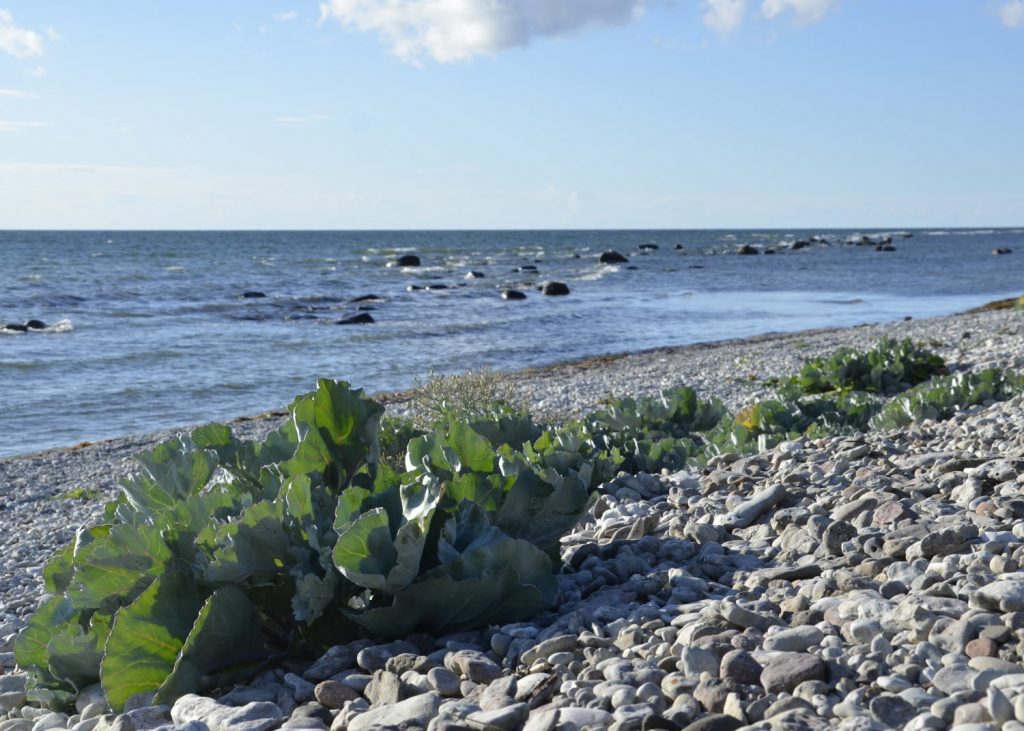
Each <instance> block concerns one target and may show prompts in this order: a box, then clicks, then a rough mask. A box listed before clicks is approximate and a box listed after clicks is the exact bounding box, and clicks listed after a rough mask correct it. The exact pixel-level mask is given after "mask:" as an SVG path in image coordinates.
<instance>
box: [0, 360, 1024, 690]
mask: <svg viewBox="0 0 1024 731" xmlns="http://www.w3.org/2000/svg"><path fill="white" fill-rule="evenodd" d="M476 378H477V380H476V381H472V382H461V381H459V379H458V377H450V378H449V379H448V380H444V381H440V382H438V381H436V379H435V380H434V381H431V382H428V383H427V384H424V385H422V386H421V391H422V390H427V391H429V390H430V389H431V388H435V389H436V391H435V392H434V393H424V394H422V395H421V396H420V398H421V401H422V402H423V403H425V404H428V405H430V404H432V405H433V406H432V408H433V410H432V411H429V412H427V413H428V414H429V416H428V417H427V418H426V419H425V420H421V421H420V422H419V423H413V422H411V421H407V420H404V419H399V418H393V417H384V410H383V407H381V406H380V405H379V404H377V403H376V402H374V401H373V400H371V399H369V398H367V397H366V396H365V395H364V394H363V393H362V392H361V391H359V390H354V389H352V388H350V387H349V385H348V384H346V383H344V382H336V381H326V380H324V381H320V382H319V383H318V386H317V389H316V391H314V392H312V393H309V394H305V395H303V396H300V397H298V398H297V399H296V400H295V401H294V402H293V403H292V405H291V406H290V407H289V418H288V420H287V421H286V423H285V424H284V425H283V426H281V427H280V428H279V429H277V430H276V431H274V432H272V433H270V434H269V435H268V436H267V437H266V438H265V439H264V440H262V441H258V442H253V441H243V440H240V439H238V438H237V437H236V436H235V435H233V434H232V432H231V430H230V429H229V428H228V427H225V426H221V425H216V424H214V425H209V426H205V427H202V428H199V429H196V430H194V431H193V432H191V434H188V435H181V436H178V437H176V438H175V439H172V440H170V441H167V442H164V443H162V444H160V445H158V446H157V447H156V448H154V449H153V450H151V451H148V452H145V453H143V454H141V455H140V456H139V458H138V461H139V466H140V468H139V471H138V472H137V473H136V474H135V475H134V476H133V477H132V478H131V479H129V480H127V481H126V482H125V483H124V484H123V493H122V495H121V496H120V497H119V498H118V499H116V500H115V501H113V502H111V503H110V504H109V505H108V506H107V507H106V510H105V517H104V522H103V523H102V524H101V525H98V526H94V527H91V528H87V529H83V530H81V531H79V533H78V535H77V537H76V539H75V541H74V542H73V543H72V544H71V545H69V546H67V547H65V548H64V549H62V550H61V551H58V552H57V553H56V554H55V555H54V556H53V558H51V560H50V561H49V563H48V564H47V566H46V568H45V570H44V580H45V586H46V591H47V593H48V594H49V597H50V598H48V599H47V600H46V601H45V602H44V603H43V604H42V605H41V606H40V608H39V609H38V611H37V612H36V614H35V615H34V616H33V618H32V619H31V621H30V623H29V625H28V627H27V628H26V630H25V631H24V632H23V633H22V635H21V637H20V638H19V640H18V643H17V646H16V659H17V662H18V664H19V665H20V666H21V667H22V668H24V669H26V670H28V671H30V673H31V675H32V678H33V684H34V687H33V688H32V690H31V697H32V698H33V699H34V700H36V701H38V702H42V703H45V704H49V705H52V706H65V705H68V704H69V703H70V702H71V701H72V700H73V699H74V697H75V695H76V693H77V692H78V691H80V690H81V689H82V688H84V687H86V686H88V685H90V684H92V683H95V682H97V681H98V682H100V683H101V684H102V687H103V689H104V692H105V694H106V696H107V700H108V702H109V703H110V705H111V706H112V707H113V708H114V709H117V710H120V709H122V708H123V707H124V705H125V703H126V701H128V699H129V698H131V697H132V696H134V695H136V694H138V693H143V692H155V693H156V699H157V702H169V701H172V700H173V699H175V698H177V697H179V696H181V695H183V694H185V693H189V692H196V691H202V690H208V689H209V688H211V687H218V686H222V685H225V684H228V683H231V682H235V681H238V680H240V679H243V678H246V677H250V676H252V675H253V674H255V673H257V672H258V671H259V670H261V669H262V668H264V667H266V666H267V665H269V664H273V663H277V662H281V661H283V660H286V659H295V658H302V657H311V656H312V655H313V654H314V653H315V652H317V651H318V650H321V649H322V648H323V646H325V645H328V644H336V643H338V642H342V641H345V640H346V639H348V638H354V637H356V636H357V635H359V634H360V633H365V634H369V635H371V636H373V637H378V638H390V637H397V636H402V635H406V634H408V633H411V632H414V631H426V632H430V633H433V634H435V635H440V634H444V633H446V632H452V631H458V630H461V629H466V628H471V627H477V626H481V625H485V624H493V623H501V622H511V621H516V620H519V619H524V618H528V617H530V616H532V615H535V614H537V613H539V612H541V611H544V610H546V609H548V608H550V607H552V606H553V605H554V603H555V601H556V598H557V593H558V585H557V582H556V580H555V572H556V570H557V568H558V562H559V553H558V547H559V539H560V538H561V537H562V536H563V535H564V534H565V533H567V532H568V531H570V530H571V529H572V527H573V526H574V525H575V524H576V523H577V521H578V520H579V519H580V517H581V516H582V515H583V514H584V513H585V512H586V510H587V508H588V506H589V505H590V504H591V501H592V500H593V499H595V496H596V494H597V492H599V490H600V488H601V486H602V485H603V484H604V483H606V482H608V481H609V480H610V479H611V478H613V477H614V476H615V475H616V474H618V473H619V472H627V473H637V472H657V471H660V470H663V469H667V470H677V469H680V468H685V467H692V468H696V467H701V466H703V465H705V464H706V463H707V461H708V460H709V459H711V458H712V457H714V456H716V455H720V454H723V453H750V452H754V451H757V450H761V449H765V448H768V447H771V446H774V445H776V444H778V443H779V442H781V441H784V440H791V439H798V438H805V437H806V438H819V437H826V436H833V435H842V434H851V433H854V432H858V431H865V430H868V429H894V428H899V427H902V426H904V425H906V424H908V423H911V422H913V421H917V420H922V419H943V418H948V417H949V416H950V415H952V414H953V413H955V412H956V411H957V410H960V409H964V408H967V407H970V406H974V405H978V404H984V403H988V402H991V401H997V400H1003V399H1007V398H1010V397H1012V396H1014V395H1016V394H1019V393H1020V392H1021V391H1022V390H1024V379H1022V377H1021V376H1019V375H1017V374H1015V373H1012V372H1009V371H1003V370H996V369H990V370H985V371H981V372H978V373H968V372H958V373H954V374H952V375H950V374H947V373H946V367H945V364H944V363H943V362H942V360H941V359H940V358H938V357H937V356H935V355H934V354H932V353H930V352H928V351H927V350H925V349H923V348H921V347H920V346H918V345H916V344H914V343H912V342H910V341H909V340H905V341H902V342H896V341H892V340H883V341H881V342H880V343H879V344H878V345H877V346H876V347H874V348H872V349H871V350H868V351H864V352H860V351H853V350H849V349H844V350H840V351H837V352H836V353H835V354H834V355H833V356H832V357H830V358H827V359H822V360H816V361H812V362H810V363H808V364H807V365H806V366H805V367H804V368H803V369H801V371H800V373H799V374H797V375H795V376H793V377H792V378H790V379H787V380H784V381H782V382H780V384H779V389H778V394H777V397H776V398H775V399H772V400H766V401H762V402H759V403H756V404H753V405H751V406H749V407H747V408H745V409H742V410H741V411H739V412H738V413H736V414H730V413H729V412H728V411H727V409H726V408H725V407H724V406H723V405H722V404H721V403H720V402H719V401H717V400H715V399H708V400H704V399H701V398H700V397H699V396H698V395H697V393H696V392H695V391H693V390H692V389H690V388H686V387H681V388H677V389H673V390H668V391H665V392H663V393H661V394H660V395H658V396H654V397H645V398H625V399H621V400H616V401H613V402H611V403H609V404H607V405H606V407H605V408H603V409H601V410H598V411H595V412H593V413H591V414H589V415H587V416H586V417H584V418H582V419H579V420H574V421H570V422H567V423H563V424H557V425H546V424H540V423H537V422H535V421H534V419H533V418H532V417H531V416H530V414H529V413H527V412H526V411H524V410H522V409H520V408H516V407H515V406H512V405H510V404H509V403H507V402H504V401H501V400H498V399H496V398H495V397H496V396H500V395H501V393H504V392H503V391H499V392H494V391H489V389H490V388H491V387H493V386H494V385H495V381H494V380H489V377H487V376H477V377H476ZM432 384H433V385H432Z"/></svg>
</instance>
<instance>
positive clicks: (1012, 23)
mask: <svg viewBox="0 0 1024 731" xmlns="http://www.w3.org/2000/svg"><path fill="white" fill-rule="evenodd" d="M996 15H998V16H999V20H1000V22H1001V23H1002V24H1003V25H1005V26H1006V27H1007V28H1016V27H1018V26H1019V25H1021V24H1022V23H1024V0H1006V2H1004V3H1003V4H1002V5H1000V6H999V7H998V8H996Z"/></svg>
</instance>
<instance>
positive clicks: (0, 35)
mask: <svg viewBox="0 0 1024 731" xmlns="http://www.w3.org/2000/svg"><path fill="white" fill-rule="evenodd" d="M48 30H51V29H48ZM54 32H56V31H54ZM44 50H45V48H44V44H43V36H42V34H40V33H37V32H36V31H34V30H27V29H25V28H19V27H18V26H16V25H15V24H14V16H13V15H11V11H9V10H6V9H4V8H0V51H3V52H4V53H7V54H9V55H11V56H16V57H18V58H28V57H29V56H42V55H43V51H44Z"/></svg>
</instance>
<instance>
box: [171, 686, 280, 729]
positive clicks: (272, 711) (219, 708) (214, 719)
mask: <svg viewBox="0 0 1024 731" xmlns="http://www.w3.org/2000/svg"><path fill="white" fill-rule="evenodd" d="M171 720H172V721H174V723H175V725H178V726H181V725H184V724H186V723H189V722H190V721H202V722H203V723H205V724H206V725H207V726H209V728H210V731H228V730H230V731H269V729H272V728H275V727H277V726H279V725H281V722H282V721H283V720H284V714H283V713H281V709H280V708H279V707H278V706H277V705H276V704H274V703H266V702H258V703H248V704H246V705H244V706H240V707H236V706H225V705H222V704H220V703H217V702H216V701H214V700H212V699H210V698H203V697H202V696H198V695H195V694H193V693H189V694H187V695H183V696H182V697H181V698H179V699H178V700H177V701H175V703H174V706H172V707H171Z"/></svg>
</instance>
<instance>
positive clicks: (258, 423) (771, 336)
mask: <svg viewBox="0 0 1024 731" xmlns="http://www.w3.org/2000/svg"><path fill="white" fill-rule="evenodd" d="M1015 302H1016V298H1009V299H1002V300H995V301H993V302H990V303H987V304H985V305H982V306H980V307H975V308H972V309H970V310H967V311H964V312H957V313H953V314H949V315H939V316H936V317H930V318H922V319H918V320H913V319H906V318H904V319H902V320H890V321H887V322H881V323H859V324H856V325H849V326H839V327H828V328H809V329H806V330H795V331H792V332H780V331H772V332H767V333H761V334H759V335H751V336H747V337H742V338H728V339H724V340H709V341H699V342H694V343H686V344H683V345H668V346H656V347H653V348H645V349H643V350H637V351H630V352H618V353H605V354H599V355H587V356H584V357H582V358H573V359H568V360H561V361H555V362H553V363H548V364H546V365H541V366H529V367H527V368H523V369H519V370H513V371H499V373H500V375H502V376H503V377H505V378H507V379H508V380H509V381H510V382H511V383H513V384H514V386H515V388H516V390H517V391H518V392H519V395H520V396H521V398H522V400H523V405H524V406H525V407H526V408H528V409H530V411H531V413H533V414H534V415H535V416H539V417H541V418H546V419H549V420H559V419H564V418H572V417H574V416H580V415H582V412H580V411H579V410H578V409H576V410H573V409H568V410H567V412H566V413H558V412H557V410H555V409H551V408H550V407H547V406H546V400H547V399H546V398H545V397H544V396H543V395H541V394H539V393H538V390H537V389H536V387H531V382H532V381H554V382H557V381H558V380H559V379H575V378H578V377H580V376H582V375H584V374H586V373H588V372H592V371H599V370H601V369H616V368H620V367H621V366H623V365H624V364H636V363H637V362H640V361H652V360H658V359H672V360H673V361H679V360H681V359H685V358H687V357H688V356H693V355H703V354H708V353H716V352H720V351H723V350H733V349H747V348H754V347H758V346H769V347H770V346H772V345H775V344H782V345H785V344H793V343H794V342H796V343H798V347H799V348H800V349H801V350H802V351H805V352H802V353H801V357H800V360H806V359H807V358H811V357H816V356H818V355H823V354H826V353H827V352H831V350H829V349H827V346H826V348H825V349H822V348H814V347H813V346H812V347H810V348H806V347H804V341H806V340H807V339H812V340H813V339H826V340H829V341H830V340H831V339H832V336H839V337H842V336H843V335H844V334H847V335H849V334H854V333H858V332H867V331H870V332H871V333H875V332H881V334H879V335H877V336H874V337H875V339H877V337H881V336H882V335H884V334H886V333H887V332H888V331H891V330H900V331H902V330H906V331H914V330H920V329H922V328H928V327H929V326H930V324H932V323H941V322H944V321H955V320H958V319H960V318H972V317H976V316H984V315H987V314H988V313H993V312H1005V311H1007V310H1012V308H1013V305H1014V303H1015ZM898 337H904V336H902V335H900V336H898ZM910 337H913V336H912V335H911V336H910ZM857 339H858V340H859V338H857ZM869 340H870V336H869V338H868V339H867V340H865V342H868V341H869ZM833 349H834V348H833ZM343 380H344V379H343ZM352 385H353V386H354V387H356V388H359V384H356V383H353V384H352ZM675 385H688V386H691V387H694V388H696V390H697V391H698V392H701V390H702V389H700V388H697V385H695V384H694V383H689V382H684V381H678V380H677V381H676V382H674V383H671V384H669V383H664V382H663V383H661V384H659V385H657V386H656V387H654V388H652V387H651V386H650V384H646V385H644V384H637V387H638V388H639V389H640V390H638V391H635V392H633V391H630V392H621V391H620V392H615V393H614V394H612V392H608V393H605V394H603V395H602V398H604V397H607V396H611V395H615V396H619V397H621V396H638V395H648V394H650V393H653V392H655V391H657V390H658V389H660V388H665V387H670V386H675ZM310 387H312V385H311V386H310ZM414 392H415V389H414V388H409V389H402V390H396V391H382V392H378V393H371V394H368V396H369V397H370V398H372V399H374V400H375V401H378V402H379V403H381V404H383V405H384V406H385V407H401V406H402V405H403V404H408V403H409V402H410V401H411V400H412V398H413V394H414ZM705 395H718V394H715V393H713V392H706V391H705ZM720 397H721V396H720ZM723 400H725V399H723ZM598 405H599V404H598V403H594V404H593V406H591V407H589V409H587V410H590V409H592V408H596V407H597V406H598ZM397 412H398V413H399V414H402V413H407V410H405V409H402V408H398V409H397ZM287 413H288V412H287V405H283V406H282V407H280V408H274V409H270V410H268V411H263V412H259V413H256V414H243V415H239V416H235V417H232V418H231V419H227V420H217V419H212V420H206V421H198V422H195V423H193V424H190V425H179V426H175V427H169V428H166V429H157V430H154V431H151V432H144V433H131V434H123V435H119V436H114V437H108V438H101V439H97V440H86V441H82V442H79V443H77V444H72V445H67V446H56V447H46V448H43V449H39V450H34V451H32V452H23V453H19V454H12V455H7V456H0V465H3V464H4V463H7V462H12V461H17V460H27V459H44V458H46V457H48V456H51V455H56V454H74V453H76V452H80V451H83V450H88V449H92V448H97V447H108V448H118V447H120V446H122V445H129V444H130V445H139V446H138V447H137V449H144V448H146V447H145V445H148V444H155V443H157V442H159V441H162V440H164V439H167V438H169V437H173V436H174V435H175V434H179V433H182V432H184V431H190V430H192V429H195V428H196V427H198V426H202V425H204V424H210V423H222V424H225V425H226V426H230V427H232V430H233V431H234V430H237V431H238V432H239V433H240V434H241V435H245V434H247V433H250V432H251V433H252V434H262V433H264V432H265V431H269V430H270V429H271V428H275V427H276V425H277V424H278V423H279V421H280V420H281V419H283V418H284V417H285V416H287ZM247 438H251V436H249V437H247ZM0 475H2V472H0ZM2 487H3V485H2V483H0V489H2ZM0 494H2V493H0Z"/></svg>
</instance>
